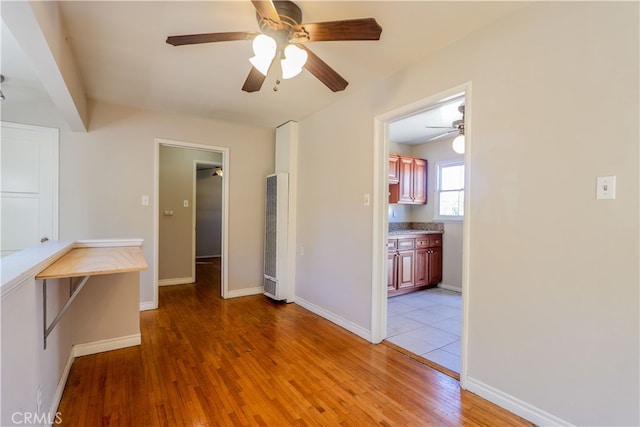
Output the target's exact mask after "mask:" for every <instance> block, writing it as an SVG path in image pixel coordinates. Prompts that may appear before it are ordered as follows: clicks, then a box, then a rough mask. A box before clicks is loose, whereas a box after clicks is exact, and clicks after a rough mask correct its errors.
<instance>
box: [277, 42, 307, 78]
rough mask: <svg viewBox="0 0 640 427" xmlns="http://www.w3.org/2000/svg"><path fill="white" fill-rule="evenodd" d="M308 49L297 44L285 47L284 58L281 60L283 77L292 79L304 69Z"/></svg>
mask: <svg viewBox="0 0 640 427" xmlns="http://www.w3.org/2000/svg"><path fill="white" fill-rule="evenodd" d="M307 56H308V55H307V51H306V50H304V49H300V48H299V47H298V46H295V45H292V44H290V45H288V46H287V47H285V48H284V59H283V60H282V61H280V65H281V66H282V78H283V79H290V78H291V77H295V76H297V75H298V74H300V72H301V71H302V67H304V64H305V63H306V62H307Z"/></svg>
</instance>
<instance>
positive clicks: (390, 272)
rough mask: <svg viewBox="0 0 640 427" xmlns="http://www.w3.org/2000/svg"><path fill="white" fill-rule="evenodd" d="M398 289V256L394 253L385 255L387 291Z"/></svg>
mask: <svg viewBox="0 0 640 427" xmlns="http://www.w3.org/2000/svg"><path fill="white" fill-rule="evenodd" d="M396 289H398V256H397V255H396V253H395V252H391V253H389V254H388V255H387V291H394V290H396Z"/></svg>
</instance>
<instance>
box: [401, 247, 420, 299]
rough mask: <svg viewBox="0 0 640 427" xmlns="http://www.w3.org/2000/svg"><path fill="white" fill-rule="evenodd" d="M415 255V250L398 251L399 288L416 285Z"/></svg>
mask: <svg viewBox="0 0 640 427" xmlns="http://www.w3.org/2000/svg"><path fill="white" fill-rule="evenodd" d="M415 255H416V251H414V250H410V251H402V252H398V289H402V288H409V287H413V286H414V285H415V283H414V280H413V277H414V274H415V271H414V268H415V267H414V260H415Z"/></svg>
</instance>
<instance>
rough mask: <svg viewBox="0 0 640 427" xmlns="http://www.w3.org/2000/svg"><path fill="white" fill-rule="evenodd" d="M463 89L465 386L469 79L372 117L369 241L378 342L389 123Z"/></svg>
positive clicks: (463, 361)
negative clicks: (371, 195)
mask: <svg viewBox="0 0 640 427" xmlns="http://www.w3.org/2000/svg"><path fill="white" fill-rule="evenodd" d="M459 93H464V95H465V153H464V163H465V192H464V206H465V218H464V224H463V231H462V336H461V337H460V344H461V356H460V386H461V387H462V388H466V378H467V366H468V363H467V360H468V358H467V349H468V333H467V332H468V329H469V328H468V326H469V324H468V319H469V316H468V313H469V298H467V296H468V295H469V277H470V268H469V266H470V257H469V247H470V227H471V215H470V212H471V209H470V202H469V200H470V197H469V194H470V191H471V185H470V183H471V162H470V160H471V158H470V155H469V152H470V147H471V141H472V132H471V130H472V126H471V119H472V112H473V105H472V96H471V82H466V83H463V84H461V85H458V86H456V87H453V88H451V89H448V90H446V91H443V92H440V93H437V94H435V95H432V96H429V97H427V98H423V99H420V100H418V101H415V102H413V103H411V104H408V105H404V106H402V107H399V108H396V109H394V110H391V111H388V112H386V113H382V114H380V115H378V116H376V117H374V130H373V162H374V165H373V171H374V172H373V194H374V198H373V244H372V263H371V264H372V266H373V270H372V298H371V341H372V342H374V343H380V342H381V341H382V340H384V339H385V338H386V337H387V271H386V270H387V239H388V221H389V218H388V215H389V199H388V191H389V189H388V184H387V175H388V168H389V165H388V163H389V160H388V158H389V141H388V138H389V123H392V122H394V121H397V120H399V119H402V118H405V117H408V116H411V115H414V114H416V113H418V112H421V111H424V110H425V109H427V108H428V107H429V106H431V105H433V104H435V103H437V102H438V101H441V100H442V99H444V98H447V97H450V96H453V95H456V94H459Z"/></svg>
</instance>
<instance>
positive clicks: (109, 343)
mask: <svg viewBox="0 0 640 427" xmlns="http://www.w3.org/2000/svg"><path fill="white" fill-rule="evenodd" d="M141 343H142V338H141V336H140V334H133V335H128V336H124V337H117V338H109V339H106V340H100V341H94V342H89V343H86V344H75V345H74V346H73V356H74V357H80V356H87V355H89V354H95V353H102V352H104V351H111V350H118V349H121V348H127V347H133V346H136V345H140V344H141Z"/></svg>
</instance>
